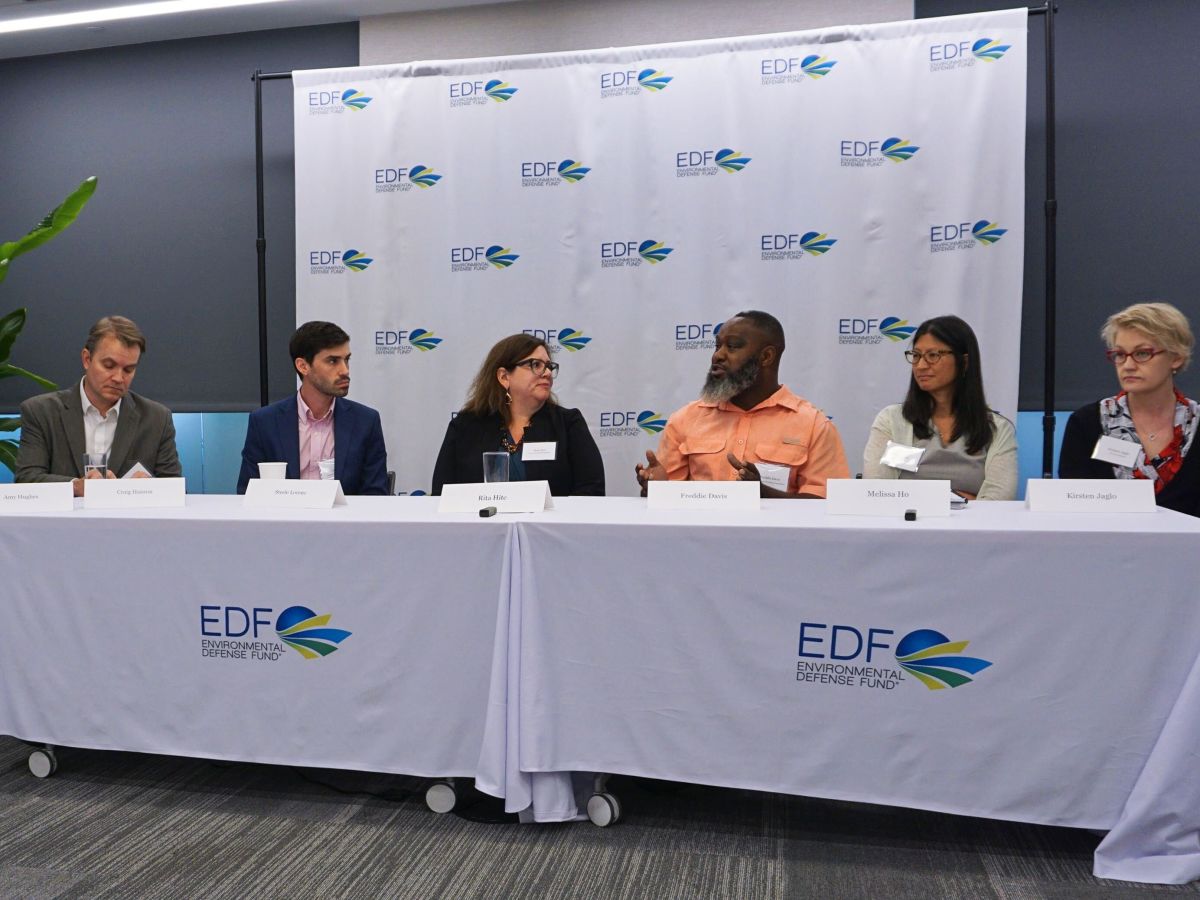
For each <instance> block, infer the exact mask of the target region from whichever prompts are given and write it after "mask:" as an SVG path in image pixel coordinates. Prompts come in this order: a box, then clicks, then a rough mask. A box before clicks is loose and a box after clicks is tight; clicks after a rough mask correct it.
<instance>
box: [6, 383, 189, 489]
mask: <svg viewBox="0 0 1200 900" xmlns="http://www.w3.org/2000/svg"><path fill="white" fill-rule="evenodd" d="M84 440H85V438H84V431H83V405H82V404H81V402H80V400H79V383H78V382H76V383H75V384H74V385H72V386H71V387H69V388H67V389H66V390H62V391H55V392H54V393H51V394H40V395H38V396H37V397H30V398H29V399H28V400H26V401H25V402H24V403H22V404H21V449H20V450H19V451H18V453H17V472H16V478H15V480H16V481H18V482H26V481H70V480H71V479H73V478H82V477H83V454H84V453H85V452H86V451H87V447H85V446H84ZM138 462H140V463H141V464H142V465H143V466H145V467H146V468H147V469H149V470H150V474H151V475H155V476H157V477H159V478H177V477H179V476H180V475H182V474H183V469H182V468H181V467H180V465H179V454H178V453H177V452H176V451H175V425H174V423H173V422H172V421H171V411H170V410H169V409H167V408H166V407H165V406H163V405H162V404H161V403H155V402H154V401H153V400H147V399H146V398H145V397H140V396H138V395H137V394H135V393H133V392H132V391H131V392H129V393H127V394H126V395H125V397H124V398H123V399H122V400H121V414H120V415H119V416H118V417H117V431H116V434H114V435H113V442H112V449H111V450H110V451H109V454H108V468H109V471H111V472H112V473H113V474H114V475H116V476H117V477H120V476H122V475H124V474H125V473H126V472H128V471H129V470H130V469H132V468H133V464H134V463H138Z"/></svg>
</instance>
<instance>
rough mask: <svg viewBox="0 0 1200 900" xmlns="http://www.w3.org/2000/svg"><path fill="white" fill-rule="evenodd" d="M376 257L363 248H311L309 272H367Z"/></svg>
mask: <svg viewBox="0 0 1200 900" xmlns="http://www.w3.org/2000/svg"><path fill="white" fill-rule="evenodd" d="M373 262H375V260H374V259H372V258H371V257H369V256H367V254H366V253H364V252H362V251H361V250H355V249H354V248H350V249H349V250H310V251H308V274H310V275H341V274H344V273H345V272H365V271H366V270H367V269H368V267H370V265H371V263H373Z"/></svg>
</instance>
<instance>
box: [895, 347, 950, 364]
mask: <svg viewBox="0 0 1200 900" xmlns="http://www.w3.org/2000/svg"><path fill="white" fill-rule="evenodd" d="M953 355H954V351H953V350H926V351H925V352H924V353H922V352H921V351H920V350H905V351H904V358H905V359H907V360H908V361H909V363H910V364H911V365H914V366H915V365H916V364H917V363H919V362H920V361H921V360H925V362H927V363H929V364H930V365H931V366H936V365H937V363H938V360H939V359H941V358H942V357H943V356H953Z"/></svg>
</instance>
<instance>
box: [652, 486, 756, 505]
mask: <svg viewBox="0 0 1200 900" xmlns="http://www.w3.org/2000/svg"><path fill="white" fill-rule="evenodd" d="M759 495H760V492H759V485H758V482H757V481H651V482H650V483H649V484H648V485H646V508H647V509H762V501H761V500H760V499H759Z"/></svg>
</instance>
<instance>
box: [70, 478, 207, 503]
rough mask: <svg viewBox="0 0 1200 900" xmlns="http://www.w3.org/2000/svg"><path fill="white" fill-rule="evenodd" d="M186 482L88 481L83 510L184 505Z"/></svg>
mask: <svg viewBox="0 0 1200 900" xmlns="http://www.w3.org/2000/svg"><path fill="white" fill-rule="evenodd" d="M185 480H186V479H183V478H129V479H124V480H122V479H120V478H85V479H84V482H83V508H84V509H165V508H168V507H174V506H183V505H184V504H185V502H186V501H185V500H184V494H185V493H186V491H185V490H184V482H185Z"/></svg>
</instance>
